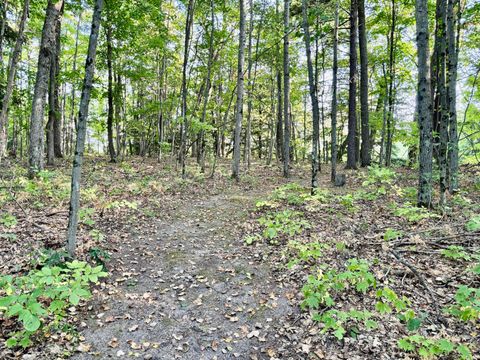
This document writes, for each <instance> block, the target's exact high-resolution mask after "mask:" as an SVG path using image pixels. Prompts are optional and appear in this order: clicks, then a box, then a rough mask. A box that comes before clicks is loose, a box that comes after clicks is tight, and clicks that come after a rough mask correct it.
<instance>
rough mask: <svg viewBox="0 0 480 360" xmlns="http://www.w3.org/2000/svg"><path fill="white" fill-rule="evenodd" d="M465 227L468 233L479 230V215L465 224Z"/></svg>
mask: <svg viewBox="0 0 480 360" xmlns="http://www.w3.org/2000/svg"><path fill="white" fill-rule="evenodd" d="M465 227H466V229H467V230H468V231H471V232H474V231H479V230H480V215H477V216H474V217H473V218H471V219H470V220H469V221H468V222H467V223H466V224H465Z"/></svg>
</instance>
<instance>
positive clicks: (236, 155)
mask: <svg viewBox="0 0 480 360" xmlns="http://www.w3.org/2000/svg"><path fill="white" fill-rule="evenodd" d="M239 7H240V33H239V45H238V69H237V107H236V111H235V116H236V119H235V134H234V140H233V147H234V149H233V169H232V177H233V178H234V179H235V180H236V181H239V180H240V142H241V133H242V118H243V92H244V89H243V82H244V75H243V63H244V61H245V4H244V0H239Z"/></svg>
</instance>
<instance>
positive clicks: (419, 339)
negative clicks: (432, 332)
mask: <svg viewBox="0 0 480 360" xmlns="http://www.w3.org/2000/svg"><path fill="white" fill-rule="evenodd" d="M398 347H399V348H400V349H401V350H403V351H407V352H415V353H417V354H418V355H419V356H420V358H422V359H434V358H437V357H439V356H446V355H451V354H456V356H458V358H459V359H463V360H467V359H468V360H469V359H472V353H471V351H470V349H469V348H468V346H466V345H463V344H458V343H455V342H453V341H451V340H448V339H445V338H438V339H435V338H428V337H425V336H422V335H419V334H414V335H411V336H408V337H404V338H403V339H400V340H399V341H398Z"/></svg>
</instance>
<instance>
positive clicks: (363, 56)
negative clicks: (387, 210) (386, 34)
mask: <svg viewBox="0 0 480 360" xmlns="http://www.w3.org/2000/svg"><path fill="white" fill-rule="evenodd" d="M357 1H358V37H359V46H360V107H361V123H362V149H361V165H362V166H369V165H370V161H371V157H370V151H371V146H370V126H369V120H368V52H367V34H366V23H365V0H357Z"/></svg>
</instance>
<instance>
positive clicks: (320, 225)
mask: <svg viewBox="0 0 480 360" xmlns="http://www.w3.org/2000/svg"><path fill="white" fill-rule="evenodd" d="M229 165H230V164H229V163H224V164H221V166H220V167H219V169H218V172H217V175H216V176H215V177H214V178H210V177H209V176H207V175H203V174H199V173H198V172H197V171H196V170H195V168H194V167H191V168H189V170H190V172H189V176H188V179H187V180H182V179H180V178H179V177H178V176H177V175H176V172H175V169H174V168H173V166H172V165H171V164H169V163H168V162H165V163H164V164H162V165H159V164H157V163H156V162H155V161H153V160H138V159H132V160H129V161H125V162H123V163H122V164H118V165H117V164H106V163H105V162H104V161H103V160H100V159H96V158H88V159H87V161H86V166H85V171H84V174H85V175H84V178H83V190H82V204H83V205H82V214H81V217H80V220H81V221H80V229H79V230H80V231H79V249H78V250H79V258H80V259H85V260H87V261H90V262H95V261H96V260H97V261H98V260H102V262H103V261H104V262H105V264H106V268H107V270H108V272H109V276H108V278H107V279H106V280H104V281H102V282H101V283H100V284H99V285H97V286H95V287H94V289H93V299H91V300H89V301H86V302H81V303H80V305H79V306H72V307H70V308H69V310H68V316H67V318H66V319H65V322H66V325H68V326H65V327H64V328H63V329H61V330H60V331H57V332H55V333H53V332H50V331H49V332H44V333H43V334H40V335H38V338H37V339H36V341H35V342H34V346H32V347H30V348H28V349H25V350H24V349H9V348H6V347H5V346H4V345H3V343H4V340H5V339H6V338H8V336H9V334H10V333H11V332H12V331H14V330H16V329H18V323H16V322H15V321H13V320H12V319H10V318H3V317H2V316H1V315H2V314H1V312H0V342H1V343H0V358H2V359H3V358H5V359H10V358H12V359H13V358H24V359H42V358H43V359H54V358H65V357H73V358H74V359H96V358H98V359H103V358H120V359H123V358H144V359H176V358H178V359H235V358H239V359H374V358H378V359H400V358H402V359H408V358H410V359H414V358H418V357H419V356H432V357H435V356H450V357H447V358H460V357H462V358H465V359H468V358H478V357H476V355H475V354H476V353H477V352H478V343H479V342H480V336H479V319H480V318H479V312H478V311H479V308H480V307H479V304H480V299H479V297H480V290H478V287H479V283H480V278H479V274H478V266H479V265H478V262H479V261H480V252H479V247H480V241H479V238H480V236H479V230H480V219H479V218H478V214H479V213H480V208H479V204H480V202H479V199H480V191H479V187H480V186H479V184H478V182H477V180H476V179H478V175H479V169H478V168H469V169H463V170H464V172H463V173H464V175H463V176H462V189H463V191H462V192H461V193H459V194H457V195H455V196H454V197H451V198H449V204H451V206H450V207H449V209H448V211H447V212H446V213H439V212H438V211H423V210H421V209H417V208H415V207H414V206H413V205H412V203H413V202H414V197H415V194H414V191H415V188H414V186H415V184H416V176H415V172H413V171H411V170H408V169H404V168H398V169H396V170H395V172H393V171H392V172H388V171H383V170H379V169H376V170H375V169H373V170H370V171H366V170H359V171H358V172H356V173H354V172H348V174H347V185H346V186H345V187H342V188H334V187H332V186H331V185H330V182H329V174H328V173H327V171H328V169H324V172H323V173H322V174H320V191H319V192H318V193H317V195H315V196H311V195H309V191H308V183H309V180H308V179H309V173H308V167H307V166H306V167H305V168H303V167H300V166H299V167H295V168H294V169H293V177H292V178H291V179H288V180H285V179H282V178H280V177H279V175H278V174H279V172H280V170H279V167H277V166H271V167H267V166H263V165H258V164H257V165H256V166H255V167H254V168H253V169H252V170H251V171H250V173H249V174H248V175H245V176H244V177H243V178H242V181H241V182H240V183H238V184H237V183H235V182H234V181H232V180H231V179H230V178H229V172H230V168H229ZM62 168H63V169H68V164H67V163H65V164H62V166H61V167H60V166H59V167H58V169H62ZM2 170H3V171H2V174H3V175H2V179H1V180H2V188H1V191H0V200H1V201H2V213H1V214H0V218H1V219H2V221H1V222H0V270H1V272H2V274H13V275H17V274H25V273H26V272H28V271H29V270H30V269H32V268H35V267H37V266H38V262H36V261H35V260H32V259H38V258H42V257H43V258H45V257H52V256H53V255H52V254H53V253H52V252H49V253H45V250H43V249H44V248H48V249H61V248H62V246H63V244H64V238H65V226H66V221H67V213H66V211H65V209H67V205H66V204H67V202H68V190H69V176H68V170H53V169H50V171H46V172H44V173H42V174H41V177H40V178H39V179H37V180H33V181H30V180H25V178H24V170H23V168H22V167H20V166H18V165H10V166H9V167H8V168H5V169H2ZM7 215H8V216H7ZM475 264H477V265H475ZM475 266H476V268H475ZM472 268H473V270H472ZM475 269H476V270H475ZM475 271H476V272H475ZM340 280H341V281H340ZM462 286H465V288H466V290H465V291H464V292H463V294H464V295H465V294H466V295H465V296H463V297H462V296H460V297H459V296H458V289H462ZM476 291H477V292H476ZM0 295H2V294H1V292H0ZM468 301H470V302H468ZM475 301H476V302H475ZM459 302H461V304H460V305H459ZM457 305H458V306H457ZM445 309H450V310H449V311H446V310H445ZM456 310H458V311H456ZM462 316H463V319H461V317H462ZM402 339H403V343H399V340H402ZM405 339H406V340H405ZM466 347H468V348H469V350H466V349H465V348H466ZM422 351H423V353H422ZM469 352H470V355H469ZM462 354H463V355H462Z"/></svg>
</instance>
